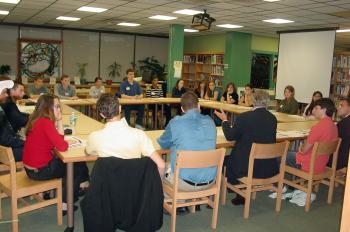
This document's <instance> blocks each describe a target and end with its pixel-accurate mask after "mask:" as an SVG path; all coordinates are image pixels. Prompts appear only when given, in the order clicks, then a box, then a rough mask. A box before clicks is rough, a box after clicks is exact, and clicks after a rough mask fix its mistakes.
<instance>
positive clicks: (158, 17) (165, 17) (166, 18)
mask: <svg viewBox="0 0 350 232" xmlns="http://www.w3.org/2000/svg"><path fill="white" fill-rule="evenodd" d="M148 18H150V19H159V20H173V19H177V17H174V16H167V15H154V16H151V17H148Z"/></svg>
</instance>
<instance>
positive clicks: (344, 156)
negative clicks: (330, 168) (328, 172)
mask: <svg viewBox="0 0 350 232" xmlns="http://www.w3.org/2000/svg"><path fill="white" fill-rule="evenodd" d="M337 115H338V116H339V117H341V118H342V119H341V120H340V121H339V122H338V124H337V127H338V134H339V138H341V139H342V142H341V144H340V148H339V155H338V162H337V169H341V168H344V167H347V166H348V159H349V148H350V97H346V98H342V99H341V100H340V101H339V106H338V109H337ZM330 161H331V159H330Z"/></svg>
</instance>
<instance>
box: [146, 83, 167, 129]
mask: <svg viewBox="0 0 350 232" xmlns="http://www.w3.org/2000/svg"><path fill="white" fill-rule="evenodd" d="M146 97H149V98H161V97H163V90H162V88H161V87H159V86H158V77H157V76H153V78H152V85H151V87H150V88H149V89H147V90H146ZM148 108H149V109H150V110H151V111H152V115H153V121H154V120H155V119H156V118H158V117H156V113H155V110H156V107H155V105H154V104H152V105H148ZM160 109H161V105H158V110H160ZM158 112H159V111H158ZM158 112H157V113H158ZM164 114H165V119H166V122H165V125H168V123H169V121H170V118H171V115H170V114H171V111H170V107H169V105H167V104H164Z"/></svg>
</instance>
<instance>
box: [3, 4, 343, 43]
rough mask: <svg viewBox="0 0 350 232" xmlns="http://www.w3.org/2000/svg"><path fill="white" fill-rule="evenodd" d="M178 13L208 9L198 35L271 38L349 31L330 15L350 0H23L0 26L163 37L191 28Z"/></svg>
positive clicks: (339, 37)
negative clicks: (173, 29) (176, 27)
mask: <svg viewBox="0 0 350 232" xmlns="http://www.w3.org/2000/svg"><path fill="white" fill-rule="evenodd" d="M81 6H93V7H103V8H107V9H108V10H107V11H105V12H103V13H99V14H96V13H89V12H79V11H77V10H76V9H78V8H79V7H81ZM181 9H194V10H203V9H207V11H208V13H210V15H211V16H212V17H214V18H215V19H216V22H215V23H214V25H213V26H212V28H211V30H210V31H207V32H201V33H200V34H210V33H222V32H224V31H227V30H229V29H224V28H219V27H216V26H215V25H216V24H224V23H231V24H238V25H242V26H244V27H243V28H240V29H235V30H236V31H242V32H248V33H253V34H257V35H264V36H274V37H276V36H277V35H276V31H280V30H299V29H312V28H322V27H334V26H336V27H341V28H350V17H348V18H346V17H345V18H344V17H337V16H335V15H334V14H335V13H337V12H343V11H350V0H281V1H279V2H275V3H269V2H264V1H262V0H174V1H171V0H21V1H20V2H19V3H18V4H17V5H13V4H6V3H0V10H8V11H10V14H9V15H0V22H4V23H17V24H34V25H41V26H59V27H69V28H83V29H98V30H111V31H123V32H136V33H145V34H157V35H167V34H168V30H169V24H173V23H176V24H184V25H185V26H186V27H188V28H189V26H190V23H191V20H192V16H187V15H179V14H174V13H172V12H174V11H176V10H181ZM157 14H163V15H172V16H176V17H178V19H176V20H171V21H159V20H152V19H149V18H148V17H149V16H153V15H157ZM58 16H72V17H79V18H81V20H80V21H77V22H68V21H59V20H56V17H58ZM271 18H283V19H288V20H293V21H295V23H291V24H282V25H277V24H270V23H265V22H262V20H264V19H271ZM122 21H127V22H135V23H140V24H141V26H139V27H135V28H134V27H122V26H116V25H115V24H116V23H118V22H122ZM193 34H196V35H198V33H193ZM193 34H191V35H193ZM186 35H188V34H187V33H186ZM337 46H339V47H350V33H341V34H340V33H337Z"/></svg>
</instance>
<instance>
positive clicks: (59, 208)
mask: <svg viewBox="0 0 350 232" xmlns="http://www.w3.org/2000/svg"><path fill="white" fill-rule="evenodd" d="M59 185H60V186H57V188H56V189H57V192H56V198H57V225H62V184H61V183H60V184H59Z"/></svg>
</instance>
